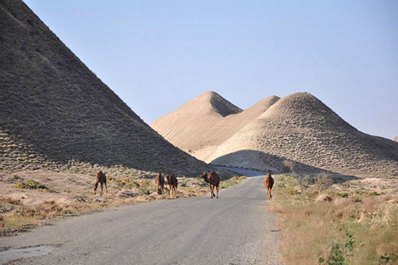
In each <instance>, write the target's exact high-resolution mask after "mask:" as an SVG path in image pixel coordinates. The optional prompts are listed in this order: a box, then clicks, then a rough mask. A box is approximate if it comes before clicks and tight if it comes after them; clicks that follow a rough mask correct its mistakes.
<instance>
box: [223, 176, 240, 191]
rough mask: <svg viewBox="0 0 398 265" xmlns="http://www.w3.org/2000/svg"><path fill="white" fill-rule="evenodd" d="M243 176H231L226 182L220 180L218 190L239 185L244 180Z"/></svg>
mask: <svg viewBox="0 0 398 265" xmlns="http://www.w3.org/2000/svg"><path fill="white" fill-rule="evenodd" d="M245 179H246V177H245V176H233V177H231V178H228V179H226V180H222V181H221V183H220V188H221V189H227V188H230V187H232V186H234V185H236V184H239V183H241V182H242V181H243V180H245Z"/></svg>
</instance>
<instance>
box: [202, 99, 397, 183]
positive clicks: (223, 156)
mask: <svg viewBox="0 0 398 265" xmlns="http://www.w3.org/2000/svg"><path fill="white" fill-rule="evenodd" d="M270 156H272V157H271V158H270ZM275 158H277V159H275ZM209 160H210V161H212V163H215V164H224V165H225V164H227V165H235V166H239V165H240V166H242V165H245V166H247V167H252V168H258V169H268V168H273V169H275V170H281V169H283V164H282V162H283V161H285V160H292V161H297V162H298V163H300V164H305V165H309V166H312V167H315V168H322V169H326V170H329V171H332V172H336V173H341V174H349V175H363V176H384V177H397V176H398V143H396V142H393V141H391V140H388V139H384V138H381V137H376V136H371V135H367V134H364V133H362V132H360V131H358V130H357V129H355V128H354V127H352V126H351V125H350V124H348V123H347V122H345V121H344V120H343V119H341V118H340V117H339V116H338V115H337V114H336V113H334V112H333V111H332V110H331V109H330V108H328V107H327V106H326V105H325V104H323V103H322V102H321V101H320V100H318V99H317V98H316V97H314V96H312V95H311V94H308V93H295V94H292V95H290V96H287V97H284V98H282V99H281V100H279V101H278V102H276V103H275V104H274V105H272V106H271V107H270V108H269V109H268V110H267V111H266V112H264V113H263V114H262V115H261V116H260V117H259V118H257V119H255V120H253V121H252V122H251V123H249V124H248V125H247V126H245V127H244V128H242V129H241V130H239V131H238V132H237V133H236V134H234V135H233V136H232V137H230V138H229V139H228V140H227V141H226V142H224V143H223V144H221V145H220V146H219V147H218V148H217V151H216V152H215V153H214V154H213V156H212V157H210V158H209ZM272 162H273V164H272Z"/></svg>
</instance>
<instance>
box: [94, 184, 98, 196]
mask: <svg viewBox="0 0 398 265" xmlns="http://www.w3.org/2000/svg"><path fill="white" fill-rule="evenodd" d="M98 183H99V182H98V181H97V182H95V184H94V195H95V194H97V188H98Z"/></svg>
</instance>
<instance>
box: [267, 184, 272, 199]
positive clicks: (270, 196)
mask: <svg viewBox="0 0 398 265" xmlns="http://www.w3.org/2000/svg"><path fill="white" fill-rule="evenodd" d="M267 192H268V197H269V198H272V194H271V188H269V187H268V188H267Z"/></svg>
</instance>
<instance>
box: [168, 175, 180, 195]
mask: <svg viewBox="0 0 398 265" xmlns="http://www.w3.org/2000/svg"><path fill="white" fill-rule="evenodd" d="M166 179H167V183H168V184H169V185H170V199H172V198H174V199H175V198H176V197H177V196H176V191H177V187H178V180H177V177H176V176H175V175H173V174H171V175H167V176H166Z"/></svg>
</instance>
